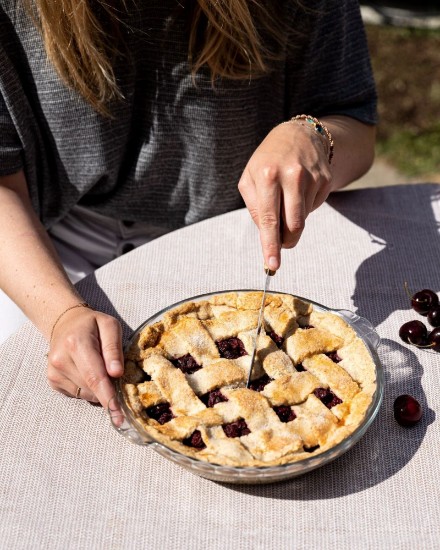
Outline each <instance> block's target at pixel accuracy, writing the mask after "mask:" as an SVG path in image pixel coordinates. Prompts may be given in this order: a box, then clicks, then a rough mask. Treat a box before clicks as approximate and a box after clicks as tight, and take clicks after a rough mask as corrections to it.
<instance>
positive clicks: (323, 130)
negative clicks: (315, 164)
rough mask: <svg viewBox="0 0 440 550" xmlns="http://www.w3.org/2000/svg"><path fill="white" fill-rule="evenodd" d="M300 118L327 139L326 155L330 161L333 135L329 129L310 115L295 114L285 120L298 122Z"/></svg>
mask: <svg viewBox="0 0 440 550" xmlns="http://www.w3.org/2000/svg"><path fill="white" fill-rule="evenodd" d="M300 120H304V121H305V122H307V123H308V124H311V125H312V126H313V127H314V129H315V131H316V132H317V133H318V134H319V135H320V136H322V137H323V138H324V139H327V143H328V149H327V155H328V163H329V164H331V163H332V159H333V154H334V142H333V137H332V135H331V133H330V131H329V129H328V128H327V127H326V126H325V125H324V124H323V123H322V122H321V121H320V120H318V119H317V118H315V117H313V116H311V115H296V116H294V117H293V118H291V119H290V120H288V121H287V122H298V121H300Z"/></svg>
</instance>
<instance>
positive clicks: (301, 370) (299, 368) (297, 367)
mask: <svg viewBox="0 0 440 550" xmlns="http://www.w3.org/2000/svg"><path fill="white" fill-rule="evenodd" d="M295 369H296V370H297V371H298V372H304V371H305V370H306V369H305V368H304V367H303V364H302V363H298V364H297V365H295Z"/></svg>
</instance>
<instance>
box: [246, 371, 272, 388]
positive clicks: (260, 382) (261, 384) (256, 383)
mask: <svg viewBox="0 0 440 550" xmlns="http://www.w3.org/2000/svg"><path fill="white" fill-rule="evenodd" d="M269 382H272V378H270V377H269V376H268V375H267V374H263V376H261V378H257V379H256V380H252V381H251V382H250V384H249V389H250V390H254V391H263V390H264V388H265V386H267V384H269Z"/></svg>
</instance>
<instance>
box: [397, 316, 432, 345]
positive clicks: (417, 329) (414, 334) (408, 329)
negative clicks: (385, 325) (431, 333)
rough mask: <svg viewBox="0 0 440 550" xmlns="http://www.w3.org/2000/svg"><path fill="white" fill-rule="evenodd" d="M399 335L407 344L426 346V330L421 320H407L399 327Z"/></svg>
mask: <svg viewBox="0 0 440 550" xmlns="http://www.w3.org/2000/svg"><path fill="white" fill-rule="evenodd" d="M399 336H400V338H402V340H403V341H404V342H406V343H407V344H412V345H413V346H426V343H427V338H428V331H427V329H426V326H425V325H424V324H423V323H422V322H421V321H408V322H407V323H405V324H403V325H402V326H401V327H400V330H399Z"/></svg>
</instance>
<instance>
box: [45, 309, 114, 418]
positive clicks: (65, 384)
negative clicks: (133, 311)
mask: <svg viewBox="0 0 440 550" xmlns="http://www.w3.org/2000/svg"><path fill="white" fill-rule="evenodd" d="M65 327H66V325H65V326H64V327H60V329H59V330H58V332H57V337H56V340H55V342H53V344H52V348H51V351H50V353H49V354H48V380H49V384H50V385H51V387H52V388H54V389H56V390H57V391H60V392H61V393H63V394H65V395H69V396H72V397H79V398H81V399H85V400H87V401H91V402H96V403H100V404H101V405H102V406H103V407H105V408H106V409H107V408H108V406H109V402H110V401H112V400H114V399H113V398H114V396H115V389H114V386H113V383H112V381H111V379H110V377H119V376H122V374H123V352H122V341H121V332H122V331H121V327H120V324H119V323H118V321H117V320H116V319H114V318H113V317H111V316H109V315H106V314H103V313H99V312H93V313H92V314H90V313H89V314H88V315H83V316H82V318H81V319H79V320H78V318H76V319H75V320H71V321H70V323H69V325H68V326H67V328H65ZM78 388H81V390H80V391H78Z"/></svg>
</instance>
